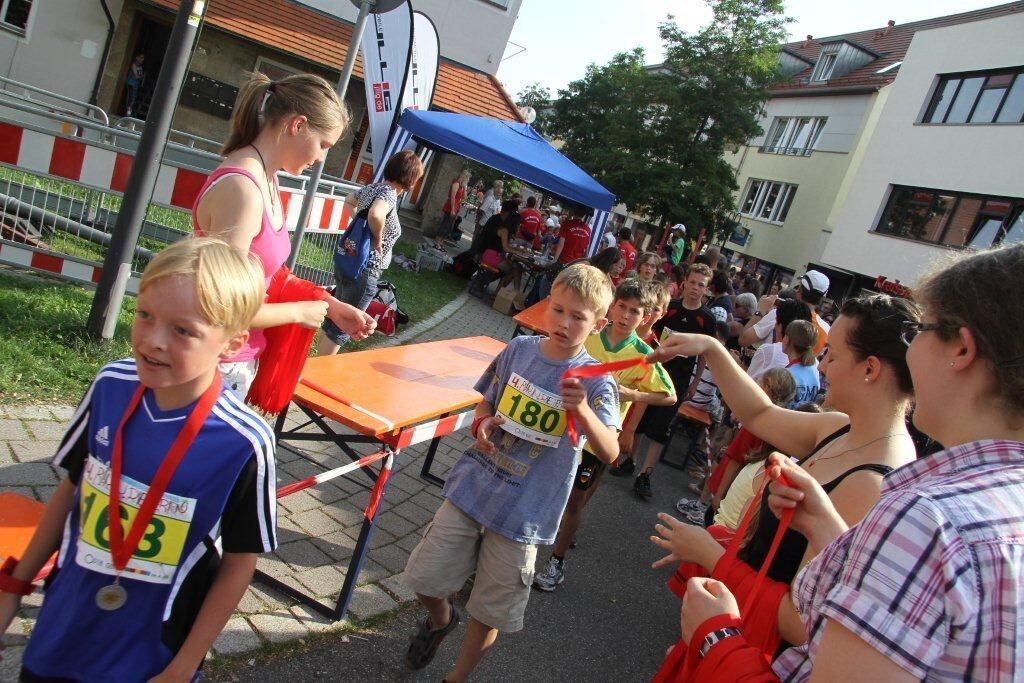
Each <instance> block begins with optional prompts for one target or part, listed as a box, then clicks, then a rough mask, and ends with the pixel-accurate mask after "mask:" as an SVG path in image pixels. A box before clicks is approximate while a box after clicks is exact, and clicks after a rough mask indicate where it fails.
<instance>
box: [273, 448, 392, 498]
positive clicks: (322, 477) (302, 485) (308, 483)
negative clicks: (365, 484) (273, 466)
mask: <svg viewBox="0 0 1024 683" xmlns="http://www.w3.org/2000/svg"><path fill="white" fill-rule="evenodd" d="M390 452H391V451H390V450H388V449H384V450H382V451H377V452H376V453H374V454H373V455H367V456H366V457H363V458H359V460H356V461H355V462H350V463H349V464H347V465H342V466H341V467H335V468H334V469H333V470H327V471H326V472H321V473H320V474H316V475H314V476H312V477H306V478H305V479H300V480H299V481H294V482H292V483H291V484H287V485H285V486H281V487H279V488H278V489H277V497H278V498H284V497H285V496H290V495H292V494H293V493H298V492H299V491H304V490H306V489H308V488H310V487H312V486H316V485H317V484H322V483H324V482H325V481H330V480H331V479H337V478H338V477H343V476H345V475H346V474H348V473H349V472H355V471H356V470H358V469H359V468H361V467H366V466H367V465H370V464H372V463H375V462H377V461H378V460H380V459H381V458H385V457H387V456H388V454H389V453H390Z"/></svg>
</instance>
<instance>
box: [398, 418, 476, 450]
mask: <svg viewBox="0 0 1024 683" xmlns="http://www.w3.org/2000/svg"><path fill="white" fill-rule="evenodd" d="M473 413H474V411H472V410H467V411H466V412H464V413H459V414H458V415H449V416H448V417H442V418H441V419H439V420H434V421H433V422H427V423H426V424H421V425H417V426H415V427H409V428H408V429H403V430H402V431H401V432H400V433H399V434H398V439H397V440H396V441H395V443H394V446H393V447H394V449H395V450H400V449H402V448H408V447H409V446H415V445H416V444H418V443H424V442H426V441H432V440H433V439H437V438H439V437H442V436H447V435H448V434H451V433H453V432H457V431H459V430H460V429H462V428H463V427H468V426H469V425H471V424H472V423H473Z"/></svg>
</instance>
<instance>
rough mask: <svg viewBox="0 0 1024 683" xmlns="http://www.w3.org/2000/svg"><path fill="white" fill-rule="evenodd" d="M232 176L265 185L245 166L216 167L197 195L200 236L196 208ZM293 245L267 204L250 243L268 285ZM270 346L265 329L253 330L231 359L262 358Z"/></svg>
mask: <svg viewBox="0 0 1024 683" xmlns="http://www.w3.org/2000/svg"><path fill="white" fill-rule="evenodd" d="M232 175H240V176H245V177H246V178H248V179H249V180H251V181H252V182H253V183H254V184H255V185H256V187H259V188H261V190H262V187H263V185H262V184H261V183H260V182H259V181H258V180H256V176H254V175H253V174H252V173H249V171H247V170H245V169H244V168H240V167H238V166H223V167H221V168H218V169H216V170H215V171H214V172H213V173H211V174H210V177H209V178H207V179H206V182H205V183H204V184H203V187H202V189H200V190H199V195H198V196H197V197H196V201H195V204H193V205H192V228H193V231H194V232H195V234H196V236H197V237H202V236H203V231H202V229H201V228H200V227H199V219H198V218H197V216H196V210H197V208H198V207H199V202H200V201H202V199H203V197H204V196H205V195H206V193H207V192H209V191H210V188H212V187H213V186H214V185H216V184H217V183H218V182H219V181H220V180H222V179H223V178H225V177H227V176H232ZM274 192H279V191H278V189H277V180H276V179H275V180H274ZM291 247H292V245H291V240H290V239H289V238H288V231H287V230H286V229H285V228H284V221H283V220H282V222H281V225H279V226H277V227H274V225H273V224H272V223H271V222H270V215H269V214H268V213H267V209H266V207H265V206H264V207H263V225H261V226H260V231H259V233H258V234H257V235H256V237H254V238H253V240H252V243H251V244H250V245H249V252H250V253H251V254H254V255H255V256H256V258H258V259H259V260H260V263H261V264H262V265H263V286H264V287H267V286H269V285H270V278H271V276H272V275H273V274H274V273H276V272H277V270H278V268H280V267H281V266H283V265H284V262H285V261H287V260H288V254H290V253H291ZM266 345H267V341H266V338H265V337H264V336H263V330H259V329H254V330H250V332H249V342H248V343H247V344H246V345H245V346H244V347H243V348H242V350H241V351H239V352H238V353H237V354H236V355H234V356H232V357H231V359H230V361H229V362H244V361H250V360H253V359H255V358H258V357H259V355H260V354H261V353H262V352H263V349H264V348H265V347H266Z"/></svg>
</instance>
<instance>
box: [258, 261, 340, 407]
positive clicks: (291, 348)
mask: <svg viewBox="0 0 1024 683" xmlns="http://www.w3.org/2000/svg"><path fill="white" fill-rule="evenodd" d="M329 296H330V295H329V294H328V293H327V290H326V289H324V288H323V287H320V286H319V285H315V284H313V283H312V282H310V281H309V280H303V279H302V278H300V277H295V276H294V275H292V272H291V271H290V270H289V269H288V267H287V266H281V267H280V268H279V269H278V270H277V272H276V273H274V275H273V277H272V278H271V279H270V286H269V287H267V303H270V304H284V303H294V302H296V301H323V300H324V299H327V298H328V297H329ZM263 334H264V336H265V337H266V340H267V346H266V348H264V349H263V353H262V354H260V358H259V366H258V367H257V369H256V378H255V379H254V380H253V382H252V386H250V387H249V393H248V394H247V395H246V397H245V400H246V402H247V403H249V404H250V405H252V406H255V407H256V408H258V409H259V410H260V411H262V412H264V413H267V414H271V415H276V414H277V413H280V412H281V411H282V410H284V407H285V406H286V405H288V401H290V400H291V398H292V394H293V393H295V385H296V384H297V383H298V381H299V375H300V374H301V373H302V368H303V366H304V365H305V364H306V357H307V356H308V355H309V347H310V345H311V344H312V343H313V335H314V334H316V330H312V329H310V328H308V327H303V326H302V325H297V324H294V323H293V324H289V325H279V326H277V327H268V328H267V329H265V330H264V331H263Z"/></svg>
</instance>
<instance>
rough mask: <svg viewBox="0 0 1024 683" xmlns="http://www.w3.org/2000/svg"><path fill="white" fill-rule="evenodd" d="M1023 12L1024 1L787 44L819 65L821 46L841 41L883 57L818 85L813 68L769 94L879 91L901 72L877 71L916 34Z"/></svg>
mask: <svg viewBox="0 0 1024 683" xmlns="http://www.w3.org/2000/svg"><path fill="white" fill-rule="evenodd" d="M1021 11H1024V2H1011V3H1007V4H1005V5H998V6H996V7H986V8H984V9H979V10H974V11H973V12H963V13H961V14H951V15H947V16H944V17H935V18H933V19H924V20H922V21H913V22H909V23H906V24H902V25H899V24H897V25H896V26H893V27H892V28H891V29H890V28H889V27H888V26H883V27H882V28H873V29H870V30H867V31H857V32H855V33H844V34H842V35H837V36H827V37H824V38H814V39H812V40H810V41H798V42H794V43H786V44H785V45H781V46H780V47H781V48H782V49H784V50H786V51H788V52H794V53H796V54H798V55H800V56H802V57H804V58H805V59H809V60H810V61H811V62H817V60H818V55H820V54H821V46H822V44H824V43H831V42H835V41H839V40H846V41H848V42H851V43H854V44H856V45H857V46H860V47H865V48H867V49H869V50H872V51H874V52H876V53H878V54H879V55H881V56H880V57H879V58H878V59H876V60H874V61H872V62H869V63H868V64H866V65H864V66H862V67H860V68H859V69H855V70H854V71H851V72H850V73H848V74H846V75H845V76H842V77H840V78H833V79H830V80H828V81H819V82H815V83H809V82H808V80H809V79H810V76H811V73H812V72H813V70H814V67H813V66H811V67H809V68H807V69H805V70H803V71H801V72H800V73H798V74H796V75H795V76H793V78H792V79H790V80H788V81H785V82H782V83H778V84H776V85H774V86H772V87H771V88H770V91H771V92H772V93H773V94H775V95H782V94H783V93H787V92H800V93H804V92H807V91H813V90H815V89H822V88H838V87H858V86H863V87H874V88H880V87H882V86H884V85H888V84H889V83H892V82H893V81H894V80H895V79H896V74H897V73H898V70H897V69H893V70H892V71H888V72H886V73H884V74H880V73H878V71H879V70H880V69H882V68H884V67H886V66H889V65H890V64H894V63H896V62H899V61H901V60H902V59H903V57H904V56H905V55H906V54H907V50H908V49H909V48H910V41H911V40H913V38H914V34H915V33H916V32H917V31H924V30H927V29H933V28H941V27H943V26H955V25H957V24H966V23H968V22H972V21H981V20H983V19H992V18H995V17H1001V16H1004V15H1007V14H1013V13H1015V12H1021Z"/></svg>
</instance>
